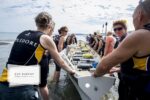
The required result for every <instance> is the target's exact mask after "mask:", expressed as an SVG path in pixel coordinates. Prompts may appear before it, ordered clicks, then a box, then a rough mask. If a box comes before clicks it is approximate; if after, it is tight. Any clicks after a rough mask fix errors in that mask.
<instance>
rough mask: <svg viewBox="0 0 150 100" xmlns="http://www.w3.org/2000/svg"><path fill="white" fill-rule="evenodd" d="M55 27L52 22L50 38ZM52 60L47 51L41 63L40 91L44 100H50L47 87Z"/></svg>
mask: <svg viewBox="0 0 150 100" xmlns="http://www.w3.org/2000/svg"><path fill="white" fill-rule="evenodd" d="M54 27H55V22H53V21H52V23H51V31H50V34H49V36H51V35H52V33H53V31H54ZM50 59H51V56H50V54H49V53H48V51H47V50H46V51H45V53H44V55H43V57H42V60H41V62H40V63H39V64H40V66H41V77H40V79H41V83H40V84H39V90H40V93H41V96H42V98H43V100H49V99H50V98H49V90H48V86H47V78H48V73H49V61H50Z"/></svg>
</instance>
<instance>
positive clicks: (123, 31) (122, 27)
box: [110, 20, 127, 100]
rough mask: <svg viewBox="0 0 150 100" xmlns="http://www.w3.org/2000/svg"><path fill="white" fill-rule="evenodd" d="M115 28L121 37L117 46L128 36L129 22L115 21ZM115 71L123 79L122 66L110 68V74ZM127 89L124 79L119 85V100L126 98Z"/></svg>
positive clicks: (117, 34)
mask: <svg viewBox="0 0 150 100" xmlns="http://www.w3.org/2000/svg"><path fill="white" fill-rule="evenodd" d="M113 29H114V32H115V35H116V36H117V37H119V39H118V41H117V44H116V46H115V48H117V47H118V45H119V43H121V42H122V41H123V40H124V39H125V37H127V22H126V20H117V21H114V23H113ZM114 72H118V78H119V79H120V80H121V73H120V66H117V67H113V68H112V69H111V70H110V74H112V73H114ZM125 90H126V87H125V86H124V83H123V82H122V81H120V82H119V86H118V93H119V100H122V99H123V98H125V97H124V96H125V95H124V91H125ZM122 91H123V92H122Z"/></svg>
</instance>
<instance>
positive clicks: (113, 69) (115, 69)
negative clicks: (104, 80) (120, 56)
mask: <svg viewBox="0 0 150 100" xmlns="http://www.w3.org/2000/svg"><path fill="white" fill-rule="evenodd" d="M115 72H117V73H118V72H120V67H112V68H111V69H110V71H109V73H110V74H113V73H115Z"/></svg>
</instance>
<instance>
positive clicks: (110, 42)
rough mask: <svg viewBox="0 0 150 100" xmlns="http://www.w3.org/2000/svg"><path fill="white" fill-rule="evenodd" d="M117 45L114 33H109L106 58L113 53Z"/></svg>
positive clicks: (106, 43)
mask: <svg viewBox="0 0 150 100" xmlns="http://www.w3.org/2000/svg"><path fill="white" fill-rule="evenodd" d="M115 44H116V39H115V38H114V37H113V33H112V32H108V33H107V36H106V42H105V49H104V56H106V55H108V54H109V53H111V52H112V51H113V49H114V46H115Z"/></svg>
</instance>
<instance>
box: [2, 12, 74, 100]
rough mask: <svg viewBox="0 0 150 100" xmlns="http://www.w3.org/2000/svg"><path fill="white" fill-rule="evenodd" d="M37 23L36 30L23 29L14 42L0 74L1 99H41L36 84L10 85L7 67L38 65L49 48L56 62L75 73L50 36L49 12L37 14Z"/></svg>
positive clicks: (50, 20) (69, 71)
mask: <svg viewBox="0 0 150 100" xmlns="http://www.w3.org/2000/svg"><path fill="white" fill-rule="evenodd" d="M35 23H36V26H37V30H36V31H33V30H26V31H23V32H22V33H20V34H19V35H18V36H17V38H16V40H15V42H14V44H13V47H12V49H11V53H10V55H9V58H8V62H7V64H6V68H5V69H4V70H3V72H2V75H1V76H0V100H41V98H39V95H38V92H37V91H38V90H37V89H38V88H37V86H35V85H23V86H16V87H9V82H8V80H7V77H8V76H7V75H8V72H7V67H9V64H12V65H19V66H20V67H21V65H23V66H29V65H37V63H40V62H41V60H42V56H43V54H44V52H45V50H48V52H49V53H50V56H51V57H52V58H53V59H54V60H55V62H57V63H58V64H59V65H61V67H62V68H64V69H65V70H66V71H67V72H68V73H70V74H74V70H72V68H70V67H69V66H68V65H67V64H66V63H65V62H64V61H63V59H62V58H61V56H60V55H59V53H58V51H57V48H56V46H55V43H54V41H53V40H52V38H51V37H49V36H50V35H51V34H52V32H51V29H52V28H51V23H52V17H51V15H50V14H48V13H47V12H41V13H39V14H38V15H37V16H36V18H35ZM41 69H42V67H41ZM45 74H47V73H45Z"/></svg>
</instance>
